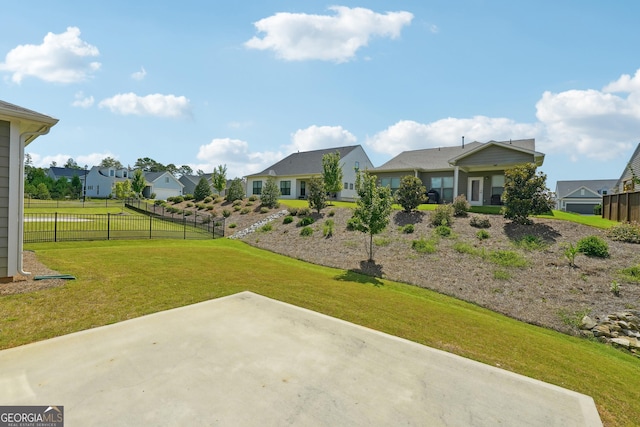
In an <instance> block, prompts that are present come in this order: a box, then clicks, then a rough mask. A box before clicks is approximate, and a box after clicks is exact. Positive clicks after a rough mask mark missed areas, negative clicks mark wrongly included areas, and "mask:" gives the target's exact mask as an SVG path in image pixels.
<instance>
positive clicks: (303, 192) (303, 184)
mask: <svg viewBox="0 0 640 427" xmlns="http://www.w3.org/2000/svg"><path fill="white" fill-rule="evenodd" d="M306 195H307V183H306V182H305V181H300V197H305V196H306Z"/></svg>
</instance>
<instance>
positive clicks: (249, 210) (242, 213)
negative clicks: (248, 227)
mask: <svg viewBox="0 0 640 427" xmlns="http://www.w3.org/2000/svg"><path fill="white" fill-rule="evenodd" d="M239 207H240V206H236V208H239ZM249 212H251V209H249V208H242V209H240V215H246V214H248V213H249Z"/></svg>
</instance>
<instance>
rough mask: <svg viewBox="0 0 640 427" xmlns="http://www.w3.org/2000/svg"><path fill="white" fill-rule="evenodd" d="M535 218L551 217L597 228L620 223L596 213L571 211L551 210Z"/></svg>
mask: <svg viewBox="0 0 640 427" xmlns="http://www.w3.org/2000/svg"><path fill="white" fill-rule="evenodd" d="M537 218H552V219H557V220H560V221H571V222H577V223H578V224H584V225H589V226H591V227H597V228H605V229H606V228H611V227H613V226H614V225H617V224H620V223H619V222H617V221H611V220H609V219H604V218H602V217H600V216H597V215H580V214H577V213H572V212H563V211H556V210H554V211H552V212H551V214H550V215H537Z"/></svg>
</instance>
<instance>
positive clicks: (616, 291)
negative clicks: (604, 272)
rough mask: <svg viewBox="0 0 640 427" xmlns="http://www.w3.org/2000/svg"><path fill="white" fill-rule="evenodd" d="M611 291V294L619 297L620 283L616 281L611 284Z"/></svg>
mask: <svg viewBox="0 0 640 427" xmlns="http://www.w3.org/2000/svg"><path fill="white" fill-rule="evenodd" d="M609 290H610V291H611V293H612V294H613V295H615V296H617V297H619V296H620V283H618V282H616V281H615V280H614V281H613V282H611V286H610V287H609Z"/></svg>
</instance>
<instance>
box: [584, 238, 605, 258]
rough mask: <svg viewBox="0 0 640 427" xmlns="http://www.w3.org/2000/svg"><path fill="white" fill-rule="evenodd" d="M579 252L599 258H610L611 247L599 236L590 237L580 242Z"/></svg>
mask: <svg viewBox="0 0 640 427" xmlns="http://www.w3.org/2000/svg"><path fill="white" fill-rule="evenodd" d="M578 252H580V253H583V254H585V255H586V256H591V257H597V258H608V257H609V245H607V242H605V241H604V240H602V239H601V238H600V237H598V236H588V237H585V238H583V239H580V240H579V241H578Z"/></svg>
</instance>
